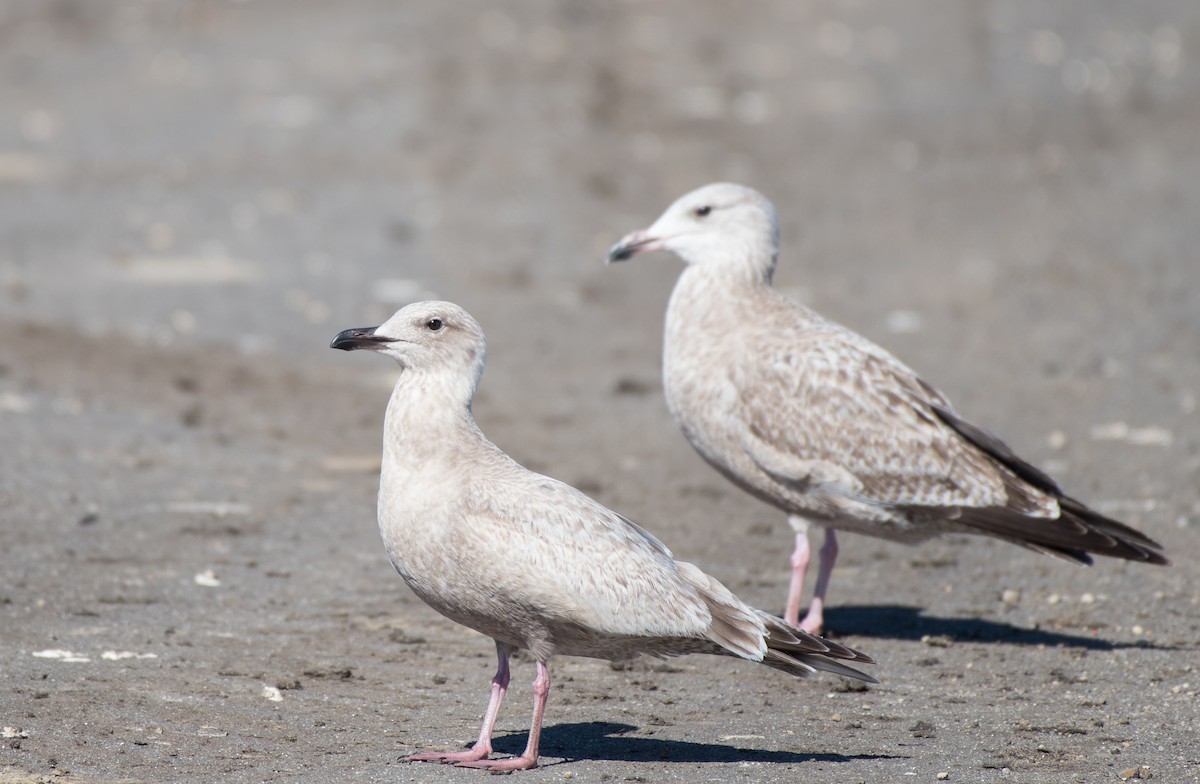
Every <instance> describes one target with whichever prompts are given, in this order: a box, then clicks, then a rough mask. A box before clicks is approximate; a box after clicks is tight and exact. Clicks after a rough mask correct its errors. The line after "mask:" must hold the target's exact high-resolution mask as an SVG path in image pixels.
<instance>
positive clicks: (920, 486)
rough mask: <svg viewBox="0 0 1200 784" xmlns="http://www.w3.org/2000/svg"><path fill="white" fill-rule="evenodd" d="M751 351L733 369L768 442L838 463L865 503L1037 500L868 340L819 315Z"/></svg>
mask: <svg viewBox="0 0 1200 784" xmlns="http://www.w3.org/2000/svg"><path fill="white" fill-rule="evenodd" d="M752 353H753V356H752V357H749V356H748V361H746V362H743V363H739V364H738V365H736V366H735V367H734V368H733V369H732V371H731V372H733V373H734V374H735V379H734V381H735V384H736V385H737V387H738V389H739V390H740V392H741V404H742V406H743V411H742V416H743V418H744V421H745V422H746V424H747V426H748V427H749V429H750V433H751V435H752V438H753V439H755V440H757V441H759V442H761V443H762V444H763V446H764V448H765V449H774V450H778V451H779V452H783V453H786V454H790V455H792V456H795V457H796V458H799V459H800V460H806V461H822V462H825V463H829V464H832V465H834V466H837V467H838V468H840V469H841V470H844V471H846V472H848V473H849V474H850V475H852V476H853V477H854V478H855V479H856V480H857V481H858V483H859V484H860V485H861V490H860V494H861V500H864V501H868V502H871V503H876V504H884V505H888V506H921V507H963V506H969V507H993V506H1008V505H1012V504H1014V503H1017V504H1018V505H1019V506H1020V507H1021V508H1022V511H1026V512H1036V511H1037V510H1039V509H1041V508H1043V505H1044V503H1045V502H1044V499H1041V498H1038V497H1037V496H1038V495H1039V494H1036V493H1034V494H1030V493H1028V492H1025V490H1024V483H1022V482H1020V481H1019V480H1018V479H1017V477H1016V476H1015V475H1013V474H1012V473H1011V472H1009V471H1006V470H1003V469H1001V468H1000V467H999V466H998V464H997V462H996V461H995V460H994V459H992V458H991V457H990V456H989V455H988V454H987V453H986V452H985V451H983V450H981V449H980V448H979V447H977V446H976V445H975V444H974V443H972V442H971V441H969V440H968V439H965V438H964V437H963V436H962V434H961V433H960V432H959V431H958V430H956V429H955V428H953V427H951V426H950V425H948V424H947V422H946V421H945V419H943V417H942V416H940V415H939V414H938V411H939V410H941V411H945V412H948V413H952V409H951V407H950V404H949V402H948V401H947V400H946V399H945V398H944V397H943V396H942V395H941V394H940V393H938V392H937V391H936V390H935V389H933V388H932V387H930V386H928V385H927V384H924V383H923V382H922V381H921V380H920V379H919V378H918V377H917V376H916V375H915V374H914V373H913V372H912V371H911V370H909V369H908V368H906V367H905V366H904V365H903V364H901V363H900V362H899V361H898V360H896V359H895V358H894V357H892V356H891V355H889V354H888V353H887V352H885V351H884V350H883V349H881V348H879V347H877V346H875V345H874V344H872V343H870V342H869V341H867V340H866V339H865V338H861V337H859V336H858V335H855V334H854V333H851V332H849V331H847V330H845V329H843V328H841V327H838V326H837V325H835V324H831V323H828V322H817V323H815V324H806V325H804V327H803V328H802V329H800V330H778V331H772V332H770V333H763V334H762V337H761V341H760V343H759V344H758V345H756V346H755V351H754V352H752ZM751 448H753V447H751ZM1014 495H1016V496H1017V497H1016V498H1014V497H1013V496H1014ZM1048 506H1049V509H1048V510H1047V511H1049V512H1050V513H1051V514H1052V513H1053V511H1052V510H1053V504H1052V503H1051V504H1049V505H1048Z"/></svg>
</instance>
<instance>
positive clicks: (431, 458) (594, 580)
mask: <svg viewBox="0 0 1200 784" xmlns="http://www.w3.org/2000/svg"><path fill="white" fill-rule="evenodd" d="M434 327H436V329H435V328H434ZM332 345H333V347H334V348H345V349H347V350H349V349H355V348H370V349H373V350H376V351H379V352H380V353H384V354H387V355H389V356H392V357H393V358H394V359H396V360H397V361H398V362H399V363H400V365H401V367H402V368H403V369H402V371H401V375H400V378H399V380H398V381H397V383H396V387H395V390H394V392H393V393H392V397H391V400H390V401H389V403H388V407H387V416H386V420H385V425H384V442H383V464H382V472H381V477H380V489H379V508H378V514H379V528H380V532H381V533H382V535H383V541H384V545H385V547H386V549H387V553H388V557H389V558H390V559H391V561H392V564H393V565H394V566H395V567H396V570H397V571H398V572H399V573H400V575H401V576H402V577H403V578H404V580H405V582H406V583H408V585H409V587H411V588H412V590H413V591H414V592H415V593H416V594H417V595H418V596H420V597H421V599H423V600H424V601H425V602H426V603H428V604H429V605H430V606H431V607H433V608H434V609H435V610H437V611H438V612H440V613H442V614H443V615H445V616H446V617H448V618H450V619H452V620H454V621H457V622H458V623H461V624H463V625H465V626H468V627H470V628H472V629H475V630H476V631H478V632H481V633H482V634H485V635H487V636H489V637H491V638H493V639H494V640H495V641H496V644H497V650H498V652H499V656H500V667H499V670H498V672H497V676H496V679H495V680H494V681H493V704H491V705H489V713H488V715H489V717H490V721H491V722H494V720H495V711H496V710H498V708H499V699H500V698H501V697H502V696H503V691H504V688H505V687H506V686H507V679H508V674H507V673H508V654H509V653H511V652H512V651H513V650H516V649H525V650H528V651H529V652H530V653H531V654H532V655H533V657H534V658H535V659H536V660H537V661H538V672H539V680H541V679H543V677H544V688H545V691H548V690H549V676H548V673H547V672H546V670H545V667H544V665H545V662H546V661H548V660H549V659H550V658H551V657H552V656H554V655H556V654H566V655H571V656H590V657H596V658H603V659H625V658H629V657H632V656H635V655H637V654H643V653H644V654H649V655H652V656H675V655H679V654H684V653H710V654H722V655H731V656H739V657H741V658H744V659H749V660H751V661H759V662H763V663H764V664H767V665H769V666H772V667H775V668H777V669H780V670H783V671H785V672H788V673H791V674H793V675H797V676H805V675H808V674H810V673H812V672H814V671H816V670H824V671H827V672H833V673H837V674H839V675H845V676H848V677H853V678H859V679H863V680H872V679H870V678H869V676H866V675H864V674H863V673H860V672H858V671H857V670H854V669H852V668H850V667H847V666H846V665H844V664H841V663H840V662H839V661H837V660H839V659H841V660H849V661H856V662H870V661H871V659H870V658H869V657H867V656H864V655H863V654H860V653H858V652H856V651H853V650H851V649H849V648H847V647H845V646H842V645H838V644H837V643H833V642H829V641H827V640H823V639H821V638H819V637H816V636H813V635H810V634H807V633H805V632H803V631H800V630H799V629H793V628H788V627H787V626H786V625H785V624H783V623H782V622H781V621H780V620H779V619H777V618H773V617H772V616H770V615H767V614H766V613H763V612H761V611H758V610H755V609H753V608H751V607H748V606H747V605H745V604H743V603H742V602H741V601H740V600H739V599H738V598H737V597H736V596H734V595H733V594H732V593H730V592H729V590H728V589H726V588H725V587H724V586H723V585H721V584H720V583H719V582H717V581H716V580H714V579H713V578H711V577H709V576H708V575H706V574H704V573H703V572H702V571H700V569H698V568H696V567H695V566H693V565H692V564H688V563H683V562H679V561H676V560H675V559H674V558H673V557H672V555H671V552H670V551H669V550H668V549H667V548H666V547H665V546H663V544H662V543H661V542H659V541H658V540H657V539H655V538H654V537H653V536H651V535H650V534H649V533H647V532H646V531H644V530H643V529H641V528H639V527H638V526H636V525H634V524H633V523H631V522H629V521H628V520H626V519H624V518H623V517H621V516H620V515H618V514H616V513H615V512H612V511H610V510H609V509H606V508H605V507H604V506H602V505H600V504H599V503H597V502H595V501H593V500H592V499H591V498H588V497H587V496H585V495H584V494H583V493H581V492H579V491H578V490H576V489H575V488H573V487H570V486H568V485H566V484H563V483H562V482H558V481H556V480H554V479H550V478H548V477H545V476H541V475H539V474H536V473H533V472H532V471H529V470H527V469H525V468H523V467H522V466H520V465H519V464H517V463H516V462H515V461H513V460H512V459H511V458H510V457H508V456H507V455H506V454H504V453H503V452H502V451H500V450H499V449H498V448H497V447H496V446H494V445H493V444H492V443H491V442H490V441H488V439H487V438H486V437H485V436H484V435H483V433H482V432H481V431H480V430H479V428H478V427H477V426H476V424H475V421H474V418H473V417H472V415H471V408H470V405H471V400H472V398H473V396H474V393H475V388H476V385H477V384H478V381H479V377H480V375H481V374H482V371H483V365H484V358H485V353H486V349H485V342H484V336H483V332H482V330H481V329H480V327H479V325H478V324H477V323H476V322H475V320H474V319H473V318H471V316H470V315H469V314H467V313H466V311H464V310H463V309H462V308H459V307H458V306H456V305H452V304H450V303H446V302H426V303H418V304H415V305H410V306H408V307H406V308H404V309H403V310H401V311H399V312H398V313H397V314H396V315H395V316H393V317H392V318H391V319H389V320H388V321H387V322H386V323H385V324H383V325H381V326H380V327H377V328H374V329H363V330H347V331H346V332H343V333H342V334H340V335H339V336H338V337H337V338H336V339H335V340H334V342H333V344H332ZM501 682H502V683H503V685H498V684H501ZM497 690H498V694H499V696H497ZM535 694H537V690H536V689H535ZM544 697H545V695H544V693H543V694H542V695H541V702H540V705H541V706H543V707H544V702H545V701H544ZM538 705H539V703H537V702H535V721H534V727H533V729H532V730H531V733H530V748H528V749H526V753H525V754H524V755H522V757H521V758H518V759H517V761H516V762H513V761H510V760H487V759H486V756H487V752H489V751H490V740H489V738H490V734H491V726H490V723H489V721H488V720H486V719H485V722H484V725H485V726H484V732H481V736H480V742H479V743H477V744H476V747H475V749H473V750H472V751H471V752H462V753H458V754H456V755H451V754H427V755H416V756H414V757H413V759H421V760H437V761H453V762H458V763H460V764H471V765H474V766H480V767H489V768H492V769H510V768H514V767H530V766H532V765H533V764H536V759H537V731H538V725H539V723H540V708H539V707H538Z"/></svg>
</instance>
